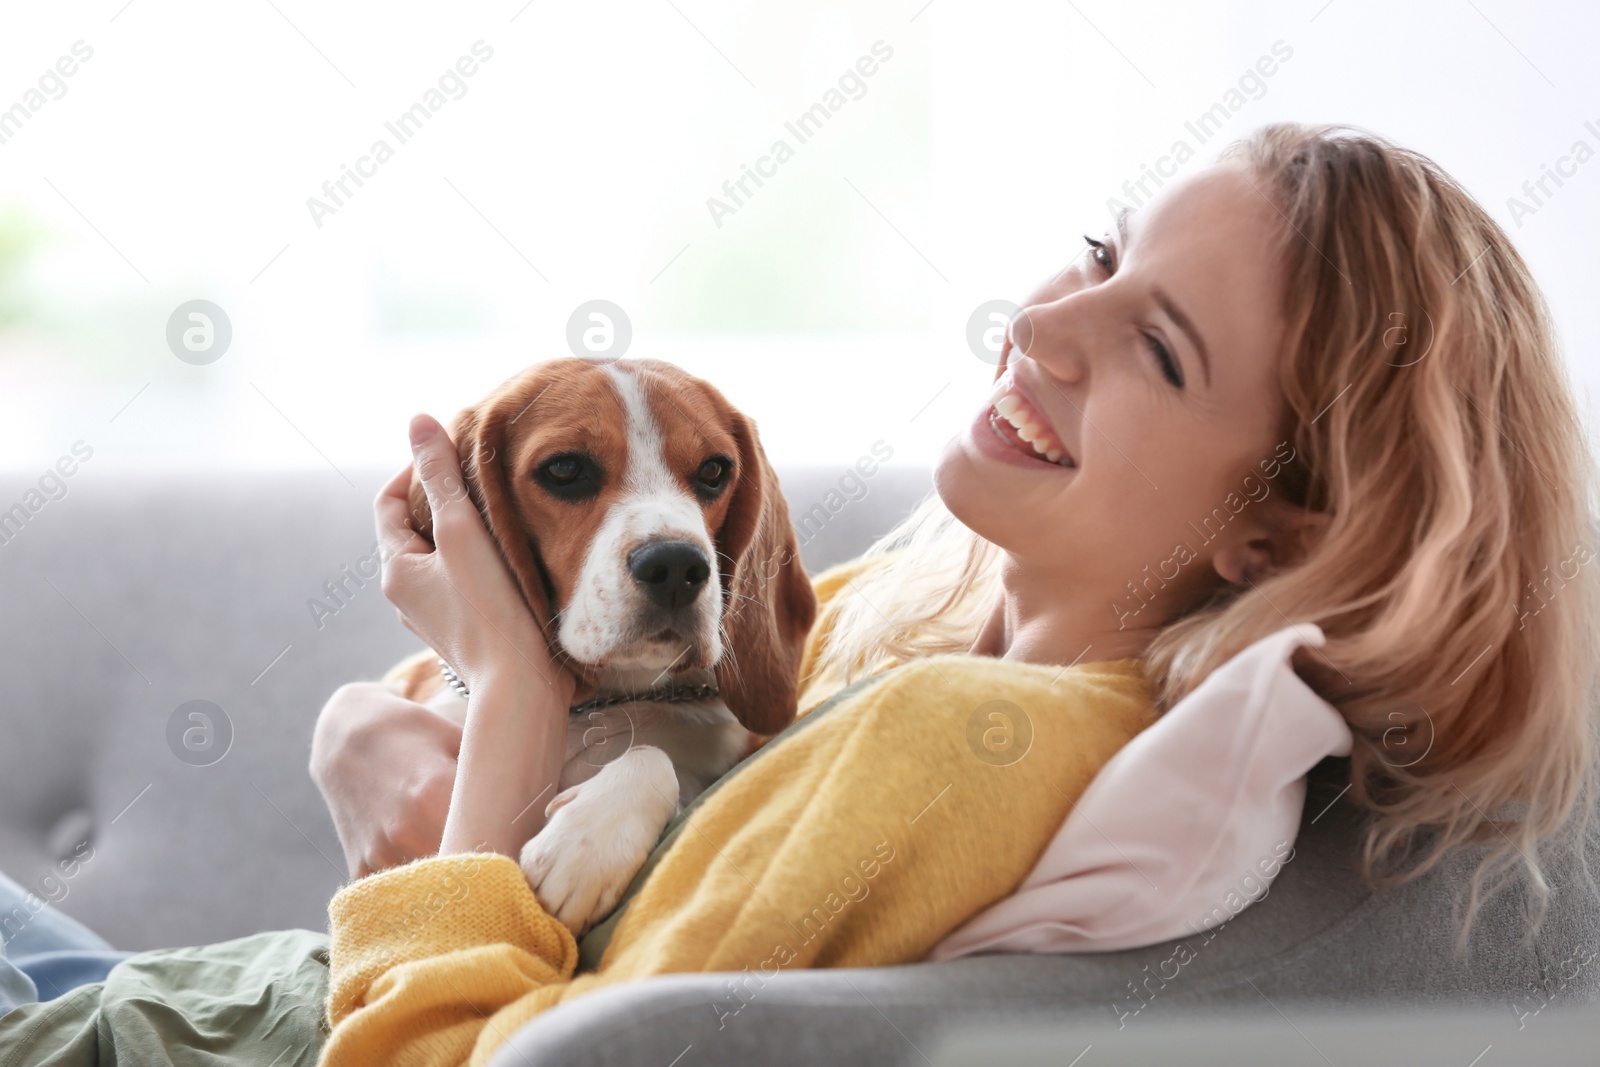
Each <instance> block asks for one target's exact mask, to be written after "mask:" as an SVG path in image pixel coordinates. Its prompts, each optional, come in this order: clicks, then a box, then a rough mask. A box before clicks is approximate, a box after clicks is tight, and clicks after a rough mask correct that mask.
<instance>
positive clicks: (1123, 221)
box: [1116, 207, 1211, 385]
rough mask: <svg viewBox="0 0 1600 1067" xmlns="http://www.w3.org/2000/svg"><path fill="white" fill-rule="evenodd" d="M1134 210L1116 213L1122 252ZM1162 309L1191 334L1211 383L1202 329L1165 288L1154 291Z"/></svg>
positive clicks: (1191, 342)
mask: <svg viewBox="0 0 1600 1067" xmlns="http://www.w3.org/2000/svg"><path fill="white" fill-rule="evenodd" d="M1130 214H1132V212H1131V211H1130V210H1129V209H1128V208H1126V207H1123V208H1119V209H1118V210H1117V214H1116V221H1117V243H1118V245H1119V246H1120V247H1121V248H1122V254H1123V255H1127V254H1128V216H1129V215H1130ZM1151 295H1152V296H1154V297H1155V301H1156V303H1157V304H1158V305H1160V307H1161V310H1162V311H1165V312H1166V313H1167V317H1168V318H1170V319H1171V320H1172V321H1173V322H1175V323H1177V324H1178V329H1180V330H1182V331H1183V332H1184V333H1186V334H1188V335H1189V343H1190V344H1192V345H1194V347H1195V351H1197V352H1199V353H1200V367H1201V369H1202V370H1204V371H1205V374H1206V384H1207V385H1210V384H1211V354H1210V353H1209V352H1208V351H1206V342H1205V338H1203V337H1201V336H1200V330H1199V329H1198V328H1197V327H1196V326H1195V324H1194V320H1193V319H1191V318H1190V317H1189V316H1188V315H1185V314H1184V313H1183V310H1182V309H1181V308H1179V307H1178V305H1177V304H1175V303H1173V301H1172V297H1170V296H1168V295H1167V292H1166V290H1164V289H1159V288H1158V289H1155V290H1154V291H1153V292H1152V293H1151Z"/></svg>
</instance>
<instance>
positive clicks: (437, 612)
mask: <svg viewBox="0 0 1600 1067" xmlns="http://www.w3.org/2000/svg"><path fill="white" fill-rule="evenodd" d="M411 448H412V452H413V454H414V455H415V457H416V458H415V463H414V464H413V466H414V467H415V468H416V470H417V472H418V474H419V475H420V476H421V479H422V488H423V490H424V491H425V492H426V493H427V495H428V504H429V506H430V507H431V508H432V509H433V544H429V543H428V541H427V539H426V538H424V537H423V536H422V535H421V534H419V533H417V532H416V530H414V529H413V528H412V526H411V500H410V495H409V494H410V487H411V471H412V467H407V468H406V469H405V470H403V471H401V472H400V473H399V474H397V475H395V476H394V478H393V479H391V480H390V482H389V484H388V485H386V486H384V488H383V491H382V492H381V493H379V494H378V499H377V503H376V505H375V510H376V512H377V520H378V539H379V543H380V544H381V545H382V548H383V555H382V559H383V595H384V596H386V597H388V598H389V601H390V603H392V604H394V606H395V610H396V611H398V612H399V614H400V621H401V622H402V623H404V624H405V627H406V629H408V630H410V631H411V632H412V633H414V634H416V635H417V636H418V637H420V638H422V639H423V640H424V641H426V642H427V643H428V647H430V648H432V649H433V650H434V651H435V652H437V653H438V654H439V655H440V656H442V657H444V659H445V661H446V662H447V663H449V664H450V666H451V667H453V668H454V669H455V671H456V673H457V674H458V675H460V676H461V680H462V681H463V682H465V683H466V684H467V688H468V689H471V690H476V689H477V688H478V687H479V685H480V684H481V683H482V682H484V681H485V680H486V679H487V677H488V676H489V675H507V676H515V675H527V674H531V675H533V676H535V677H537V678H540V679H542V680H543V681H544V682H545V683H546V684H549V685H557V686H560V685H563V684H570V680H569V681H568V682H567V683H563V675H564V674H565V672H563V671H561V670H559V669H558V668H557V666H556V664H555V663H553V662H552V661H551V658H550V653H549V648H548V646H547V645H546V644H545V639H544V634H542V633H541V632H540V630H539V626H538V623H537V622H536V621H535V620H534V618H533V614H532V613H531V612H530V611H529V610H528V606H527V604H526V602H524V601H523V599H522V593H521V591H520V590H519V589H518V588H517V583H516V579H515V578H514V577H513V576H512V574H511V571H510V569H509V568H508V567H507V566H506V563H505V560H504V559H503V558H501V555H500V549H499V547H498V546H496V545H495V543H494V539H493V538H492V537H490V536H489V531H488V529H487V528H485V526H484V524H483V517H482V516H481V515H479V514H478V509H477V507H476V506H475V505H474V504H473V503H472V498H471V497H470V496H468V495H467V491H466V483H465V482H464V481H463V480H462V476H461V463H460V460H459V459H458V458H457V456H456V450H455V445H454V444H452V443H451V441H450V437H449V435H448V434H446V433H445V431H444V427H442V426H440V425H439V423H438V422H436V421H435V420H434V419H433V418H431V417H429V416H427V415H418V416H417V417H416V418H414V419H412V420H411Z"/></svg>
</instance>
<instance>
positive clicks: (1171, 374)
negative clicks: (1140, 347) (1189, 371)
mask: <svg viewBox="0 0 1600 1067" xmlns="http://www.w3.org/2000/svg"><path fill="white" fill-rule="evenodd" d="M1144 339H1145V343H1147V344H1148V345H1149V346H1150V352H1151V354H1152V355H1154V356H1155V357H1156V362H1157V363H1158V364H1160V366H1161V374H1162V377H1164V378H1166V379H1167V381H1169V382H1171V383H1172V384H1173V385H1174V386H1176V387H1177V388H1179V389H1182V388H1183V372H1182V371H1181V370H1179V369H1178V361H1177V360H1175V359H1173V358H1172V353H1171V352H1168V351H1167V346H1166V345H1164V344H1162V343H1161V342H1160V341H1159V340H1158V339H1157V338H1156V337H1155V336H1153V335H1151V334H1148V333H1147V334H1145V335H1144Z"/></svg>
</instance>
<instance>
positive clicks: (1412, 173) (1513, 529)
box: [819, 123, 1600, 948]
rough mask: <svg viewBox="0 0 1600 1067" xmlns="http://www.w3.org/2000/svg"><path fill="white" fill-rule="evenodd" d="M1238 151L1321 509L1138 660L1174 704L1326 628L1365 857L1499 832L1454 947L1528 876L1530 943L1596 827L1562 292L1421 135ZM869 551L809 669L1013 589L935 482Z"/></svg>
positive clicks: (871, 659) (938, 630)
mask: <svg viewBox="0 0 1600 1067" xmlns="http://www.w3.org/2000/svg"><path fill="white" fill-rule="evenodd" d="M1221 159H1222V160H1226V161H1234V162H1243V163H1245V164H1246V165H1248V166H1249V168H1250V169H1251V170H1252V171H1253V172H1254V174H1255V175H1256V177H1257V184H1258V186H1259V188H1260V189H1261V191H1262V192H1263V194H1264V195H1266V196H1267V197H1268V198H1269V199H1271V200H1272V201H1273V203H1274V204H1275V206H1276V207H1277V209H1278V211H1279V212H1280V213H1281V214H1282V216H1283V217H1284V220H1285V222H1286V225H1285V226H1284V227H1283V228H1282V238H1281V245H1280V246H1279V247H1278V248H1277V249H1275V250H1274V251H1275V252H1276V253H1277V254H1278V255H1279V256H1280V257H1281V261H1282V264H1283V268H1284V277H1285V279H1286V285H1285V290H1284V291H1285V299H1286V301H1287V307H1286V309H1285V311H1286V321H1287V323H1288V332H1287V335H1286V344H1287V349H1286V356H1285V358H1284V360H1283V362H1282V368H1281V374H1280V384H1281V390H1282V396H1283V400H1284V425H1283V427H1282V435H1283V436H1282V438H1280V439H1287V440H1289V441H1290V442H1292V444H1293V445H1294V448H1295V459H1294V460H1293V461H1292V462H1291V463H1290V464H1289V466H1288V468H1287V470H1286V471H1285V473H1284V475H1282V477H1281V481H1280V483H1279V484H1280V486H1281V487H1282V488H1283V490H1284V492H1285V493H1286V494H1287V495H1288V498H1289V500H1290V501H1291V502H1292V503H1295V504H1300V505H1303V506H1307V507H1310V508H1311V509H1313V510H1316V511H1319V512H1324V513H1327V514H1328V515H1329V516H1330V519H1329V522H1328V525H1327V527H1326V529H1325V531H1324V533H1323V535H1322V537H1321V538H1320V539H1319V540H1318V541H1317V542H1316V543H1315V544H1314V546H1313V547H1312V548H1311V549H1310V551H1309V552H1308V553H1307V554H1306V555H1305V556H1304V557H1303V558H1302V559H1301V560H1300V561H1299V562H1298V563H1297V564H1296V565H1294V566H1292V567H1289V568H1287V569H1284V570H1281V571H1279V572H1278V573H1276V574H1275V575H1273V576H1271V577H1270V578H1267V579H1265V580H1263V581H1261V582H1258V583H1257V588H1258V589H1259V590H1260V595H1256V594H1254V593H1251V594H1248V595H1246V594H1245V593H1243V592H1242V591H1241V587H1233V586H1227V585H1224V584H1221V580H1220V579H1219V580H1218V582H1219V585H1218V588H1217V589H1216V590H1215V591H1214V593H1213V594H1212V595H1211V597H1210V598H1209V599H1207V600H1205V601H1204V602H1203V603H1201V604H1198V605H1196V606H1194V607H1193V609H1192V610H1190V611H1188V612H1187V613H1186V614H1184V615H1183V616H1182V617H1180V618H1175V619H1171V620H1168V621H1167V623H1166V625H1165V626H1164V627H1163V628H1162V629H1161V631H1160V632H1159V633H1158V635H1157V636H1156V638H1155V639H1154V641H1153V643H1152V644H1151V645H1150V647H1149V649H1148V651H1147V653H1146V654H1145V656H1144V657H1143V664H1144V669H1145V673H1146V676H1147V678H1148V680H1149V682H1150V685H1151V690H1152V692H1153V693H1154V694H1155V697H1156V702H1157V705H1158V707H1160V708H1161V709H1163V710H1164V709H1166V708H1170V707H1171V706H1172V705H1173V704H1175V703H1176V702H1177V701H1178V700H1180V699H1181V698H1182V697H1183V696H1185V695H1186V694H1188V693H1189V692H1190V691H1191V690H1193V689H1194V688H1195V687H1196V686H1197V685H1199V683H1200V682H1201V680H1202V679H1204V678H1205V676H1206V675H1207V674H1209V673H1210V672H1211V671H1212V670H1214V669H1215V668H1216V667H1218V666H1219V665H1221V664H1222V663H1223V662H1225V661H1226V660H1228V659H1229V658H1231V657H1232V656H1233V655H1235V654H1236V653H1238V652H1239V651H1240V650H1242V649H1244V648H1245V647H1246V646H1248V645H1250V644H1252V643H1253V642H1255V641H1257V640H1258V639H1260V638H1262V637H1265V636H1267V635H1268V634H1270V633H1273V632H1274V631H1277V630H1279V629H1281V628H1283V626H1284V625H1285V622H1284V615H1287V616H1288V617H1289V618H1291V619H1294V620H1296V621H1308V622H1314V623H1316V624H1317V625H1318V626H1320V627H1321V628H1322V630H1323V631H1324V633H1325V634H1326V635H1327V645H1326V647H1325V648H1324V649H1322V650H1321V652H1320V653H1318V654H1314V655H1306V654H1302V655H1298V656H1297V657H1296V663H1295V666H1296V668H1297V670H1298V671H1299V673H1300V674H1301V676H1302V677H1304V678H1305V679H1306V681H1307V682H1308V684H1310V685H1311V686H1312V687H1313V688H1315V689H1316V691H1317V692H1319V693H1320V694H1321V695H1322V696H1323V697H1324V698H1326V699H1327V700H1328V701H1329V702H1330V703H1332V704H1333V705H1335V706H1336V707H1337V708H1338V709H1339V711H1340V713H1341V714H1342V715H1343V716H1344V718H1345V719H1346V721H1347V722H1348V723H1349V724H1350V728H1351V731H1352V732H1353V734H1354V735H1355V748H1354V752H1353V754H1352V757H1351V782H1352V789H1351V796H1352V797H1353V798H1354V799H1355V800H1356V802H1357V803H1359V804H1360V805H1362V806H1363V807H1364V808H1365V809H1367V811H1368V812H1369V813H1370V818H1369V819H1368V823H1367V828H1366V831H1365V837H1364V840H1363V843H1362V851H1361V857H1360V864H1359V868H1360V874H1361V876H1362V877H1363V878H1364V879H1365V880H1366V882H1367V883H1368V884H1369V885H1371V886H1373V887H1374V888H1381V887H1384V886H1390V885H1396V884H1399V883H1402V882H1405V881H1408V880H1410V879H1412V878H1415V877H1416V876H1418V875H1420V874H1422V873H1423V872H1425V871H1427V870H1429V869H1430V868H1432V867H1433V866H1434V865H1435V864H1436V863H1437V862H1438V861H1439V860H1440V859H1441V858H1442V857H1443V856H1445V854H1446V853H1448V852H1449V851H1451V850H1452V849H1453V848H1455V847H1456V846H1459V845H1464V844H1485V845H1488V846H1489V847H1488V849H1487V850H1486V851H1485V853H1484V857H1483V859H1482V862H1481V863H1480V864H1479V865H1478V867H1477V869H1476V870H1475V872H1474V874H1473V877H1472V880H1471V891H1470V894H1469V896H1468V898H1467V902H1466V912H1465V917H1464V921H1463V923H1462V928H1461V936H1460V939H1459V941H1458V947H1460V948H1465V946H1466V944H1467V937H1468V931H1469V929H1470V927H1471V924H1472V921H1473V919H1474V918H1475V916H1476V915H1477V912H1478V909H1479V907H1480V905H1481V904H1482V902H1483V900H1484V899H1485V898H1486V897H1488V896H1490V895H1492V894H1493V893H1494V892H1496V891H1498V889H1500V888H1502V887H1504V886H1505V885H1506V884H1507V883H1508V881H1509V880H1510V876H1511V875H1513V874H1514V873H1515V872H1516V871H1517V870H1518V869H1519V868H1520V869H1521V870H1522V871H1523V872H1525V873H1526V875H1527V883H1528V886H1529V890H1530V892H1531V894H1532V897H1533V903H1534V906H1535V907H1534V913H1533V915H1532V917H1531V923H1530V927H1529V931H1528V935H1527V936H1528V937H1530V938H1531V937H1532V936H1533V933H1534V932H1535V931H1536V930H1537V929H1538V926H1539V924H1540V923H1541V922H1542V920H1543V918H1544V916H1545V913H1546V911H1547V910H1548V898H1549V888H1548V885H1547V883H1546V881H1545V878H1544V875H1543V870H1542V864H1541V862H1540V858H1539V855H1540V853H1539V849H1540V845H1541V844H1542V843H1544V844H1549V843H1552V842H1554V841H1555V840H1557V839H1559V838H1563V837H1566V836H1567V835H1568V834H1570V835H1572V836H1574V837H1576V838H1577V840H1579V841H1581V840H1582V838H1583V834H1584V833H1585V831H1586V827H1587V822H1588V819H1589V817H1590V814H1591V813H1592V810H1593V798H1594V790H1593V789H1592V787H1591V783H1590V773H1591V768H1592V766H1593V753H1594V736H1593V735H1594V726H1595V721H1594V716H1593V711H1592V708H1593V706H1594V704H1593V697H1594V692H1593V688H1592V687H1593V684H1594V680H1595V668H1596V662H1597V658H1600V645H1597V640H1596V626H1595V618H1596V611H1597V608H1600V596H1597V590H1600V586H1597V582H1596V575H1595V571H1596V567H1594V566H1589V565H1588V564H1589V563H1590V562H1591V560H1592V559H1593V556H1594V551H1593V548H1592V545H1593V515H1594V487H1595V479H1594V470H1593V464H1592V460H1591V457H1590V453H1589V450H1588V447H1587V443H1586V441H1585V437H1584V433H1583V430H1582V427H1581V424H1580V421H1579V417H1578V413H1577V410H1576V407H1575V404H1574V402H1573V399H1572V395H1571V392H1570V389H1569V387H1568V384H1567V382H1566V379H1565V375H1564V372H1563V368H1562V364H1561V360H1560V358H1559V353H1558V350H1557V344H1556V340H1555V337H1554V333H1553V330H1552V327H1551V323H1550V314H1549V310H1548V308H1547V306H1546V305H1545V302H1544V300H1543V298H1542V296H1541V295H1540V293H1539V290H1538V288H1537V286H1536V285H1535V284H1534V281H1533V278H1532V276H1531V275H1530V273H1529V271H1528V268H1527V265H1526V264H1525V263H1524V262H1523V260H1522V257H1521V256H1519V255H1518V254H1517V251H1516V249H1515V247H1514V246H1513V245H1512V243H1511V240H1510V239H1509V238H1508V237H1507V236H1506V234H1505V232H1504V231H1503V230H1501V229H1500V227H1499V226H1498V225H1496V224H1495V222H1494V220H1493V219H1492V218H1490V217H1489V215H1488V214H1487V213H1485V212H1484V210H1483V209H1482V208H1481V207H1480V206H1479V205H1478V204H1477V203H1476V202H1475V201H1474V200H1473V199H1472V197H1471V196H1470V195H1468V193H1467V192H1466V191H1465V190H1463V189H1462V188H1461V187H1460V186H1459V185H1458V184H1456V182H1455V181H1454V180H1453V179H1451V178H1450V176H1449V175H1448V174H1446V173H1445V172H1444V171H1443V170H1441V169H1440V168H1439V167H1438V165H1436V164H1435V163H1434V162H1432V161H1431V160H1429V159H1427V158H1426V157H1424V156H1422V155H1419V154H1418V153H1416V152H1413V151H1409V150H1407V149H1405V148H1401V147H1399V146H1397V145H1395V144H1392V143H1390V142H1389V141H1386V140H1384V139H1383V138H1380V137H1377V136H1373V135H1371V134H1368V133H1366V132H1364V131H1360V130H1356V129H1352V128H1350V127H1346V126H1303V125H1298V124H1293V123H1281V124H1276V125H1271V126H1266V127H1263V128H1261V129H1259V130H1257V131H1256V132H1254V133H1253V134H1251V135H1250V136H1248V137H1246V138H1245V139H1243V140H1241V141H1237V142H1235V143H1234V144H1232V145H1230V146H1228V148H1227V149H1225V150H1224V152H1223V154H1222V156H1221ZM1397 330H1399V331H1401V332H1396V331H1397ZM1402 340H1403V341H1404V342H1405V343H1403V344H1402V343H1401V342H1402ZM868 554H869V555H871V556H879V557H884V558H883V559H882V561H881V565H879V566H876V567H871V568H868V569H867V571H866V572H865V573H864V574H862V575H861V576H860V577H859V578H857V579H855V585H856V586H857V588H858V589H859V591H860V592H861V593H862V595H861V596H851V597H845V598H841V601H840V602H839V604H838V606H837V607H836V608H835V609H834V610H833V611H832V612H831V613H830V614H832V616H833V617H832V619H831V622H832V629H831V632H830V635H829V639H828V640H827V642H826V644H825V645H824V647H823V649H822V651H821V657H820V660H819V669H821V670H828V669H833V670H836V671H838V672H839V673H841V674H843V675H844V676H845V677H847V678H848V677H857V676H860V675H862V674H866V673H871V672H873V671H876V670H879V669H882V668H884V667H886V666H889V665H892V664H893V663H896V662H900V661H903V660H906V659H910V658H913V657H917V656H925V655H932V654H936V653H941V652H965V651H967V650H968V649H970V648H971V647H972V644H973V642H974V641H975V639H976V637H977V635H978V632H979V630H980V629H981V627H982V626H983V624H984V622H985V621H986V620H987V618H988V617H989V614H990V612H991V610H992V609H993V607H994V604H995V599H996V597H997V596H998V595H999V584H998V574H997V564H998V561H999V550H998V549H997V548H996V547H995V546H994V545H992V544H989V543H988V542H985V541H983V540H982V539H981V538H979V537H977V536H976V535H975V534H973V533H972V532H971V531H969V530H967V529H966V527H964V526H962V525H961V524H960V523H959V522H957V521H956V520H955V519H954V517H953V516H951V514H950V513H949V511H948V510H947V509H945V508H944V506H943V505H942V503H941V502H940V501H939V499H938V498H937V497H936V496H930V497H929V498H928V499H927V500H926V501H924V502H923V503H922V505H921V506H920V507H919V508H918V509H917V510H916V511H915V512H914V513H913V514H912V515H911V516H910V518H908V519H907V520H906V521H905V522H903V523H902V524H901V525H900V526H898V527H897V528H896V529H895V530H893V531H891V532H890V533H889V534H888V535H887V536H886V537H884V538H883V539H882V540H880V541H879V542H878V543H877V544H876V545H874V546H873V547H872V549H870V550H869V553H868ZM1280 610H1281V611H1282V612H1283V613H1284V614H1280V613H1279V612H1280ZM1306 651H1307V650H1305V649H1302V650H1301V652H1302V653H1306ZM1419 750H1425V752H1426V754H1425V755H1424V756H1423V757H1421V758H1414V756H1413V754H1414V753H1416V752H1418V751H1419ZM1579 854H1580V856H1581V854H1582V853H1581V850H1580V853H1579ZM1585 870H1587V868H1585Z"/></svg>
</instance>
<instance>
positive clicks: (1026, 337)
mask: <svg viewBox="0 0 1600 1067" xmlns="http://www.w3.org/2000/svg"><path fill="white" fill-rule="evenodd" d="M1072 304H1073V300H1072V297H1070V296H1067V297H1063V298H1061V299H1060V300H1055V301H1052V302H1050V303H1046V304H1030V305H1029V306H1027V307H1025V308H1023V309H1022V310H1021V311H1020V312H1018V313H1017V316H1016V317H1015V318H1014V319H1012V321H1011V329H1010V331H1009V335H1010V338H1011V355H1012V358H1015V357H1016V356H1018V355H1022V356H1026V357H1028V358H1029V359H1031V360H1033V361H1034V362H1036V363H1038V364H1039V366H1040V368H1041V369H1043V370H1046V371H1049V372H1050V374H1051V375H1053V376H1054V377H1056V378H1059V379H1061V380H1063V381H1077V380H1078V379H1080V378H1082V377H1083V375H1084V373H1085V372H1086V371H1087V369H1088V353H1089V352H1091V351H1093V349H1094V347H1095V346H1094V344H1093V343H1092V342H1093V338H1092V334H1093V324H1092V323H1091V322H1089V321H1087V316H1088V314H1089V309H1086V308H1082V307H1078V306H1072Z"/></svg>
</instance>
